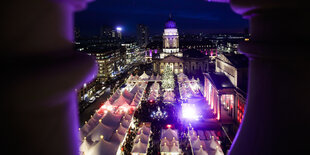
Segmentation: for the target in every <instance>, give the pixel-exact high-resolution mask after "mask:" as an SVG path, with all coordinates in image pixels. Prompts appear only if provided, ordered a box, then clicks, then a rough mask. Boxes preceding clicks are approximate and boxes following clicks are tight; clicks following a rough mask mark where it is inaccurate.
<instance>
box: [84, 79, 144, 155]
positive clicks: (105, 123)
mask: <svg viewBox="0 0 310 155" xmlns="http://www.w3.org/2000/svg"><path fill="white" fill-rule="evenodd" d="M146 86H147V84H146V83H145V82H140V83H136V85H135V86H134V87H133V88H132V89H131V90H127V89H126V88H125V89H124V91H123V92H121V90H117V91H116V92H115V93H114V94H113V95H112V96H111V97H110V98H109V99H108V100H107V101H106V102H105V104H104V105H103V106H101V107H100V108H99V109H98V110H97V111H96V112H95V114H94V115H93V116H91V118H90V119H89V121H87V122H85V124H84V126H83V127H82V128H80V136H81V139H83V140H82V142H81V145H80V153H81V154H85V155H102V154H104V155H115V154H120V150H121V149H120V148H121V146H122V144H123V143H124V140H125V137H126V135H127V131H128V129H129V127H130V126H131V124H132V122H133V120H132V119H133V117H132V115H133V112H130V111H131V110H133V111H134V110H135V108H136V107H137V106H138V105H139V104H140V101H141V98H142V96H143V92H144V90H145V88H146ZM130 109H131V110H130Z"/></svg>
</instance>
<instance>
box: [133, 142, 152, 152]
mask: <svg viewBox="0 0 310 155" xmlns="http://www.w3.org/2000/svg"><path fill="white" fill-rule="evenodd" d="M147 148H148V147H147V144H144V143H142V142H141V141H138V143H135V144H134V145H133V147H132V151H131V153H133V154H135V153H136V154H146V152H147Z"/></svg>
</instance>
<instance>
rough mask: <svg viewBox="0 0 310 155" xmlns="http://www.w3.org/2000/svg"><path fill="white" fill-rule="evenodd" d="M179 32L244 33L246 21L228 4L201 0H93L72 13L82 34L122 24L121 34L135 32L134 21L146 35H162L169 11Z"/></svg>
mask: <svg viewBox="0 0 310 155" xmlns="http://www.w3.org/2000/svg"><path fill="white" fill-rule="evenodd" d="M170 13H171V14H172V18H173V19H174V20H175V21H176V23H177V27H178V28H179V31H180V33H199V32H206V33H218V32H244V28H247V27H248V22H247V20H244V19H242V17H241V16H240V15H237V14H235V13H234V12H233V11H232V10H231V8H230V6H229V4H222V3H208V2H206V1H204V0H96V1H95V2H92V3H89V4H88V8H87V9H86V10H85V11H82V12H79V13H77V14H76V16H75V26H76V27H79V28H80V29H81V34H82V35H96V34H99V32H100V27H101V26H104V25H105V26H112V27H116V26H122V27H123V29H124V32H123V33H124V35H135V34H136V26H137V24H145V25H147V26H148V28H149V32H150V34H162V32H163V28H164V24H165V22H166V21H167V20H168V18H169V14H170Z"/></svg>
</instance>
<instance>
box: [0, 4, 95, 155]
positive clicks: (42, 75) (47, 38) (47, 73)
mask: <svg viewBox="0 0 310 155" xmlns="http://www.w3.org/2000/svg"><path fill="white" fill-rule="evenodd" d="M86 3H87V1H86V0H32V1H24V0H16V1H14V2H9V3H6V4H5V7H4V8H3V9H2V11H3V13H2V15H3V18H2V20H3V21H4V22H2V28H1V35H2V38H3V39H4V41H3V42H2V43H3V46H2V56H1V58H2V64H3V65H2V66H3V67H4V70H3V71H4V72H3V75H5V76H4V80H3V83H4V87H2V88H3V90H5V95H4V97H2V99H3V102H2V103H3V104H2V105H3V107H2V108H1V111H4V112H2V114H4V115H5V117H2V119H3V120H4V121H5V125H4V126H3V127H4V129H5V131H4V135H5V140H4V141H5V144H4V145H5V146H4V148H5V149H7V150H3V152H7V153H8V154H46V155H49V154H51V155H55V154H59V155H77V154H79V144H80V143H79V138H78V137H79V136H78V113H77V106H78V105H77V94H76V92H75V89H79V88H81V86H82V84H83V83H84V82H89V81H90V80H91V79H92V78H94V77H95V75H96V65H95V63H94V60H93V59H92V58H90V57H88V56H86V55H84V54H80V53H77V52H75V51H73V48H72V42H73V15H74V12H75V11H77V10H82V9H83V8H85V6H86Z"/></svg>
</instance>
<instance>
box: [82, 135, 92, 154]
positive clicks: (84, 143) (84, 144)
mask: <svg viewBox="0 0 310 155" xmlns="http://www.w3.org/2000/svg"><path fill="white" fill-rule="evenodd" d="M89 148H90V144H89V143H88V142H87V140H86V138H85V139H84V140H83V142H82V144H81V145H80V152H87V151H88V149H89Z"/></svg>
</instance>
